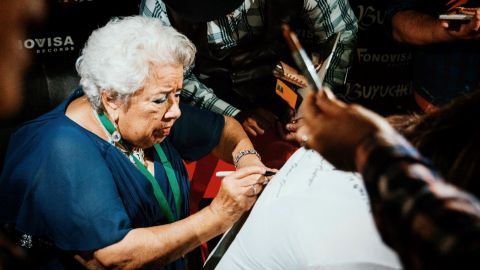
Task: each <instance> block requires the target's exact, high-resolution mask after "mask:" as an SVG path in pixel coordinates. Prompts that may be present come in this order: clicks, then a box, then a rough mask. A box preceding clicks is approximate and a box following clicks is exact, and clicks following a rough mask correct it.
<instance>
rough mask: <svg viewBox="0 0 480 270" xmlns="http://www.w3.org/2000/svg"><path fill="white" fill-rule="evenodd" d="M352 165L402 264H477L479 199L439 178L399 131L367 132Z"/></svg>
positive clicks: (445, 266) (472, 266) (479, 263)
mask: <svg viewBox="0 0 480 270" xmlns="http://www.w3.org/2000/svg"><path fill="white" fill-rule="evenodd" d="M357 168H359V169H360V171H361V172H362V175H363V177H364V179H365V183H366V185H367V190H368V192H369V195H370V199H371V203H372V208H373V212H374V217H375V220H376V222H377V226H378V228H379V230H380V233H381V235H382V237H383V239H384V240H385V242H386V243H387V244H388V245H390V246H391V247H392V248H393V249H395V250H396V251H397V252H398V254H399V256H400V258H401V260H402V263H403V265H404V267H405V269H480V260H479V259H478V258H479V256H480V203H479V201H478V200H477V199H476V198H475V197H474V196H472V195H469V194H468V193H465V192H462V191H460V190H458V189H456V188H455V187H453V186H452V185H450V184H447V183H446V182H444V181H443V179H441V177H440V176H438V175H437V174H436V173H435V171H433V170H432V169H430V168H429V165H428V161H426V160H424V159H423V158H422V157H421V156H420V155H419V154H418V152H417V151H416V150H415V149H414V148H413V147H412V146H411V145H410V144H409V143H408V142H406V141H405V139H403V137H401V136H400V135H398V134H396V135H394V136H388V137H387V136H380V135H376V136H373V137H372V138H369V139H368V141H366V142H365V143H363V144H362V145H361V146H360V147H359V149H358V151H357ZM467 266H468V267H467Z"/></svg>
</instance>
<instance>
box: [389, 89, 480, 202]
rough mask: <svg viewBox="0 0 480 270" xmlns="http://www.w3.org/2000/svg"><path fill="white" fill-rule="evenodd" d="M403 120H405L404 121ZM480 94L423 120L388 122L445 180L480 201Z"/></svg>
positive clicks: (413, 118)
mask: <svg viewBox="0 0 480 270" xmlns="http://www.w3.org/2000/svg"><path fill="white" fill-rule="evenodd" d="M402 118H403V120H402ZM479 118H480V90H477V91H474V92H473V93H472V94H470V95H466V96H463V97H460V98H458V99H456V100H454V101H453V102H452V103H450V104H448V105H446V106H445V107H442V108H441V109H440V110H438V111H436V112H433V113H430V114H425V115H422V116H395V117H392V119H391V120H389V121H390V122H391V123H392V125H393V126H394V127H396V128H397V129H399V131H400V132H401V133H403V134H404V135H405V137H406V138H407V139H408V140H410V142H412V144H413V145H414V146H415V147H417V149H418V150H419V151H420V153H422V155H424V156H426V157H428V158H429V159H430V160H431V161H432V162H433V164H434V166H435V167H436V168H437V169H438V170H439V171H440V173H441V174H442V175H443V177H444V178H445V179H446V180H447V181H449V182H451V183H453V184H454V185H456V186H458V187H461V188H463V189H465V190H468V191H470V192H472V193H473V194H475V195H476V196H479V197H480V119H479Z"/></svg>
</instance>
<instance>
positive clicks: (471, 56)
mask: <svg viewBox="0 0 480 270" xmlns="http://www.w3.org/2000/svg"><path fill="white" fill-rule="evenodd" d="M388 2H389V4H388V7H387V14H386V18H385V22H386V24H387V25H391V20H392V17H393V16H394V15H395V14H397V13H398V12H400V11H406V10H414V11H417V12H420V13H423V14H427V15H430V16H432V17H433V18H437V17H438V15H439V14H443V13H447V9H448V6H447V2H449V0H440V1H439V0H423V1H420V0H388ZM466 6H473V7H478V6H480V1H479V0H470V1H468V4H467V5H466ZM479 48H480V42H479V41H478V39H477V40H471V41H467V42H466V41H457V42H448V43H438V44H435V45H431V46H422V47H415V48H414V51H413V53H414V58H413V65H412V66H413V86H414V89H415V91H416V92H417V93H418V94H420V95H421V96H422V97H423V98H424V99H426V100H427V101H428V102H430V103H432V104H433V105H435V106H442V105H444V104H446V103H448V102H450V101H451V100H452V99H454V98H455V97H458V96H461V95H463V94H465V93H468V92H472V91H474V90H475V89H477V88H479V87H480V49H479Z"/></svg>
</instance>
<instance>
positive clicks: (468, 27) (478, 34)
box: [441, 8, 480, 40]
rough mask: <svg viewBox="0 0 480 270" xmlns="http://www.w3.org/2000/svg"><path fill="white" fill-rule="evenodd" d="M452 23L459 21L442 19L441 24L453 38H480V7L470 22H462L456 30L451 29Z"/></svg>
mask: <svg viewBox="0 0 480 270" xmlns="http://www.w3.org/2000/svg"><path fill="white" fill-rule="evenodd" d="M452 23H457V22H452V21H448V20H442V22H441V25H442V27H443V28H445V29H446V30H447V33H448V34H449V35H450V36H452V37H453V38H455V39H459V40H460V39H463V40H469V39H477V40H478V39H480V8H477V10H476V12H475V15H473V18H472V19H471V20H470V21H469V22H468V23H464V24H461V25H460V26H459V27H458V29H455V31H453V30H449V29H451V26H452V25H451V24H452Z"/></svg>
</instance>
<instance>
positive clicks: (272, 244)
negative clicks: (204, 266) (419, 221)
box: [216, 148, 401, 270]
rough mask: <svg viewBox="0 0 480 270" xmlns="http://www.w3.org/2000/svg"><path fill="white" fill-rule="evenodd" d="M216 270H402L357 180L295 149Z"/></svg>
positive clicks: (314, 153) (314, 155)
mask: <svg viewBox="0 0 480 270" xmlns="http://www.w3.org/2000/svg"><path fill="white" fill-rule="evenodd" d="M216 269H228V270H233V269H325V270H343V269H362V270H363V269H365V270H366V269H368V270H372V269H373V270H379V269H401V265H400V262H399V260H398V258H397V256H396V254H395V253H394V252H393V251H392V250H390V249H389V248H388V247H387V246H386V245H385V244H384V243H383V242H382V240H381V238H380V235H379V233H378V231H377V229H376V227H375V224H374V221H373V218H372V215H371V212H370V206H369V200H368V195H367V193H366V190H365V187H364V185H363V182H362V180H361V178H360V177H359V176H358V175H357V174H353V173H347V172H342V171H338V170H335V169H334V168H333V167H332V165H331V164H329V163H328V162H327V161H326V160H325V159H323V158H322V157H321V156H320V155H318V154H317V153H316V152H314V151H312V150H305V149H304V148H301V149H299V150H298V151H297V152H295V154H294V155H293V156H292V157H291V158H290V159H289V160H288V162H287V163H286V164H285V165H284V166H283V167H282V169H281V170H280V171H279V172H278V173H277V174H276V175H275V176H274V178H273V179H272V181H271V182H270V183H269V184H268V186H267V187H266V189H265V190H264V192H263V194H262V195H261V196H260V198H259V200H258V201H257V203H256V204H255V207H254V208H253V210H252V212H251V214H250V216H249V217H248V219H247V221H246V222H245V224H244V225H243V227H242V229H241V230H240V232H239V233H238V235H237V236H236V238H235V240H234V241H233V242H232V244H231V246H230V247H229V249H228V250H227V252H226V253H225V254H224V256H223V257H222V259H221V261H220V262H219V264H218V266H217V268H216Z"/></svg>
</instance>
